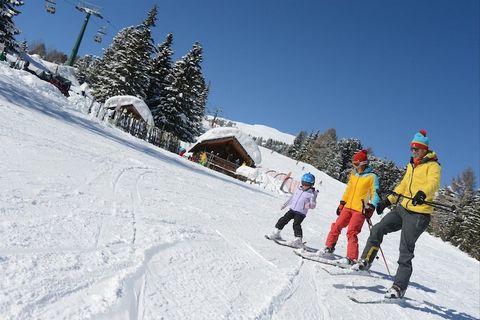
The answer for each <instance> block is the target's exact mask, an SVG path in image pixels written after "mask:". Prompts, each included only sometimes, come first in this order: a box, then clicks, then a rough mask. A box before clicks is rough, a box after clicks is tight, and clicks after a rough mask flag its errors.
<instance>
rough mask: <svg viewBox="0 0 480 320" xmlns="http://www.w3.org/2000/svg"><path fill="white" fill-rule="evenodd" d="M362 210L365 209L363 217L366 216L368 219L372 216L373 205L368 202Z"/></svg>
mask: <svg viewBox="0 0 480 320" xmlns="http://www.w3.org/2000/svg"><path fill="white" fill-rule="evenodd" d="M364 211H365V212H364V215H365V217H367V219H370V218H371V217H372V214H373V212H374V211H375V207H374V206H373V205H372V204H371V203H369V204H367V206H366V207H365V210H364Z"/></svg>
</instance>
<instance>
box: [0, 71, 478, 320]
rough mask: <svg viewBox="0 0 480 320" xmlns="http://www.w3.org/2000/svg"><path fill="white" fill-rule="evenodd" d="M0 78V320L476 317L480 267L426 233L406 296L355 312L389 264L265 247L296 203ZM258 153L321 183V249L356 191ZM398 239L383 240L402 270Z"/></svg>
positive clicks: (46, 90) (309, 229) (312, 234)
mask: <svg viewBox="0 0 480 320" xmlns="http://www.w3.org/2000/svg"><path fill="white" fill-rule="evenodd" d="M0 74H1V76H0V111H1V113H2V116H1V117H0V144H1V146H2V148H1V152H0V199H1V202H0V203H1V206H0V244H1V245H0V272H1V275H2V276H1V280H0V284H1V285H0V288H1V290H0V315H1V316H0V318H1V319H12V320H13V319H15V320H18V319H90V318H93V319H305V320H307V319H308V320H312V319H352V318H355V319H384V320H389V319H391V320H397V319H478V318H479V317H480V310H479V309H480V304H479V301H480V297H479V292H480V290H479V289H480V288H479V287H480V279H479V273H480V266H479V262H478V261H476V260H474V259H473V258H470V257H469V256H467V255H466V254H465V253H463V252H461V251H460V250H458V249H457V248H455V247H452V246H451V245H450V244H447V243H444V242H442V241H441V240H439V239H437V238H434V237H432V236H430V235H428V234H423V235H422V236H421V237H420V239H419V240H418V242H417V246H416V252H415V259H414V261H413V263H414V273H413V276H412V279H411V280H412V282H411V285H410V287H409V289H408V291H407V293H406V296H407V297H408V299H407V300H406V301H405V302H403V303H400V304H375V305H362V304H356V303H354V302H352V301H350V300H349V299H348V296H349V295H350V296H355V297H358V298H362V299H370V298H371V299H379V298H381V297H382V296H383V292H384V291H385V290H386V289H387V288H388V287H389V286H390V285H391V283H392V281H391V277H390V276H389V275H388V273H387V271H386V268H385V266H384V265H383V262H382V260H379V261H377V262H376V263H375V264H374V265H373V267H372V274H371V276H362V275H354V274H344V273H342V271H341V270H340V269H336V268H335V267H329V266H323V265H320V264H318V263H315V262H311V261H307V260H302V259H301V258H300V257H298V256H296V255H294V254H293V252H292V249H290V248H287V247H282V246H278V245H276V244H275V243H273V242H272V241H269V240H266V239H265V238H264V234H265V233H267V232H270V231H271V230H272V228H273V226H274V224H275V222H276V221H277V219H278V218H279V217H280V216H281V215H282V214H283V212H282V211H281V210H280V206H281V204H282V203H283V202H284V201H285V200H286V198H287V195H284V194H281V193H279V192H275V191H270V190H267V189H264V188H262V187H261V186H260V185H256V184H248V183H244V182H241V181H239V180H236V179H233V178H231V177H228V176H226V175H222V174H220V173H218V172H215V171H212V170H210V169H208V168H205V167H203V166H200V165H198V164H197V163H193V162H191V161H189V160H187V159H185V158H182V157H180V156H178V155H176V154H173V153H170V152H168V151H165V150H163V149H159V148H157V147H155V146H153V145H150V144H148V143H146V142H144V141H142V140H138V139H136V138H134V137H132V136H130V135H128V134H127V133H124V132H122V131H120V130H118V129H116V128H113V127H110V126H109V125H108V124H104V123H102V122H101V121H99V120H96V119H94V118H92V117H91V116H89V115H86V114H83V113H82V112H80V111H81V110H84V109H85V108H84V106H83V105H81V106H79V104H78V103H79V102H80V101H81V98H79V97H74V96H72V97H71V98H69V99H67V98H65V97H64V96H63V95H62V94H61V93H60V92H59V91H58V90H57V89H56V88H55V87H54V86H53V85H51V84H49V83H46V82H43V81H41V80H39V79H38V78H36V77H35V76H34V75H32V74H30V73H27V72H25V71H21V70H13V69H10V68H9V67H8V66H7V64H5V63H0ZM260 150H261V152H262V167H263V168H268V167H269V166H270V167H271V169H274V170H279V171H283V172H287V171H288V172H292V175H293V176H295V177H297V178H298V177H299V176H300V175H301V173H303V172H305V171H307V170H308V171H310V172H312V173H314V174H315V175H316V176H317V181H320V180H321V181H322V183H321V184H320V183H317V185H316V187H317V188H318V189H319V191H320V193H319V195H318V199H317V201H318V205H317V208H316V209H314V210H311V211H310V212H309V213H308V216H307V218H306V219H305V221H304V222H303V224H302V225H303V229H304V238H305V240H306V241H308V245H310V246H312V247H316V248H321V247H322V246H323V243H324V241H325V238H326V235H327V233H328V230H329V228H330V224H331V223H332V222H333V221H334V219H335V218H336V215H335V209H336V207H337V203H338V200H339V199H340V197H341V195H342V192H343V188H344V185H343V184H341V183H339V182H337V181H335V180H333V179H331V178H329V177H328V176H326V175H324V174H323V173H321V172H318V171H316V170H315V169H314V168H312V167H310V166H308V165H305V164H303V163H297V162H295V161H293V160H291V159H288V158H286V157H283V156H281V155H278V154H277V153H275V152H270V151H269V150H267V149H265V148H260ZM380 218H381V217H380V216H377V215H375V217H374V222H375V221H378V220H379V219H380ZM367 235H368V227H367V226H364V228H363V232H362V233H361V234H360V243H361V244H362V246H363V244H364V243H365V240H366V237H367ZM283 236H284V237H285V238H287V239H291V238H292V237H293V232H292V230H291V223H290V224H289V225H287V227H286V228H285V229H284V231H283ZM398 244H399V234H398V233H396V234H390V235H388V236H386V237H385V240H384V243H383V246H382V248H383V250H384V253H385V257H386V260H387V263H388V266H389V269H390V270H391V271H392V272H394V271H395V269H396V259H397V256H398ZM362 246H361V248H362ZM345 250H346V237H345V232H344V233H343V235H342V236H341V238H340V241H339V243H338V245H337V252H336V253H338V254H343V253H345ZM324 268H325V269H326V270H328V271H329V272H326V271H325V269H324ZM331 273H334V274H336V275H332V274H331Z"/></svg>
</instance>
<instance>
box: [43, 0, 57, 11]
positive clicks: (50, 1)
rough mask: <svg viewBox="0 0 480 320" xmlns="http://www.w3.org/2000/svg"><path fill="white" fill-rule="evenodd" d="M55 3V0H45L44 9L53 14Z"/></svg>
mask: <svg viewBox="0 0 480 320" xmlns="http://www.w3.org/2000/svg"><path fill="white" fill-rule="evenodd" d="M55 5H56V2H55V0H45V10H47V12H48V13H51V14H54V13H55V12H56V8H55Z"/></svg>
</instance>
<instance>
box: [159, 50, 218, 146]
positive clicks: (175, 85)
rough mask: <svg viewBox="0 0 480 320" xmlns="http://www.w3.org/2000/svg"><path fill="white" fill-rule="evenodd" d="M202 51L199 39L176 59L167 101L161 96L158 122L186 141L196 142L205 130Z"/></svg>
mask: <svg viewBox="0 0 480 320" xmlns="http://www.w3.org/2000/svg"><path fill="white" fill-rule="evenodd" d="M202 51H203V49H202V47H201V45H200V44H199V43H198V42H197V43H195V44H194V45H193V47H192V49H191V50H190V51H189V52H188V53H187V54H186V55H185V56H183V57H182V58H181V59H180V60H178V61H177V62H176V63H175V65H174V67H173V69H172V72H171V73H170V74H169V75H168V76H167V82H169V83H170V85H169V86H168V87H166V88H165V92H166V96H165V102H163V100H162V103H161V106H162V108H161V115H162V116H161V117H159V122H160V123H158V124H157V125H158V126H159V127H160V128H163V129H165V130H166V131H169V132H172V133H173V134H174V135H175V136H177V137H178V138H179V139H181V140H183V141H186V142H193V141H194V140H195V136H198V135H200V134H201V133H202V118H203V115H204V113H205V104H206V100H207V95H208V87H207V86H206V84H205V80H204V78H203V74H202V69H201V66H200V63H201V62H202V60H203V57H202Z"/></svg>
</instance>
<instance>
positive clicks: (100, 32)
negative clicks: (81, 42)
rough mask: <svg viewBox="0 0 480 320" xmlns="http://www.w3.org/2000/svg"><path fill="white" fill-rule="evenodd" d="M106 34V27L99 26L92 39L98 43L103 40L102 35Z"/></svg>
mask: <svg viewBox="0 0 480 320" xmlns="http://www.w3.org/2000/svg"><path fill="white" fill-rule="evenodd" d="M106 34H107V29H106V27H100V29H98V31H97V34H96V35H95V38H94V39H93V40H95V42H97V43H100V42H102V40H103V36H104V35H106Z"/></svg>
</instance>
